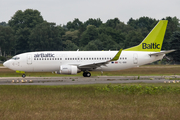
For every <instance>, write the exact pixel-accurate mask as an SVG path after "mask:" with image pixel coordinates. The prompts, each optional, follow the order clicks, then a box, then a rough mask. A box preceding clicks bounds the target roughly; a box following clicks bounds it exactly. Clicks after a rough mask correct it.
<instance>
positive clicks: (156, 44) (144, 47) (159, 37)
mask: <svg viewBox="0 0 180 120" xmlns="http://www.w3.org/2000/svg"><path fill="white" fill-rule="evenodd" d="M167 23H168V21H167V20H160V21H159V22H158V23H157V25H156V26H155V27H154V28H153V29H152V30H151V32H150V33H149V34H148V35H147V37H146V38H145V39H144V40H143V41H142V42H141V43H140V44H139V45H137V46H134V47H131V48H128V49H125V50H124V51H152V52H160V51H161V47H162V43H163V39H164V35H165V31H166V27H167Z"/></svg>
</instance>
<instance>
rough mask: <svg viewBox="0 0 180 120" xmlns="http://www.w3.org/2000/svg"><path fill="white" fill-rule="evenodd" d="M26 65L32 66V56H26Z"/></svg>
mask: <svg viewBox="0 0 180 120" xmlns="http://www.w3.org/2000/svg"><path fill="white" fill-rule="evenodd" d="M27 64H29V65H30V64H32V55H27Z"/></svg>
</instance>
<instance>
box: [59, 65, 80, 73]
mask: <svg viewBox="0 0 180 120" xmlns="http://www.w3.org/2000/svg"><path fill="white" fill-rule="evenodd" d="M78 72H79V69H78V68H77V66H72V65H61V66H60V70H59V71H58V72H57V73H58V74H72V75H75V74H77V73H78Z"/></svg>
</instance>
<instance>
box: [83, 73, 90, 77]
mask: <svg viewBox="0 0 180 120" xmlns="http://www.w3.org/2000/svg"><path fill="white" fill-rule="evenodd" d="M83 76H84V77H91V73H90V72H83Z"/></svg>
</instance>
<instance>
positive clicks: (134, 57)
mask: <svg viewBox="0 0 180 120" xmlns="http://www.w3.org/2000/svg"><path fill="white" fill-rule="evenodd" d="M133 62H134V64H138V54H137V53H134V55H133Z"/></svg>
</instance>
